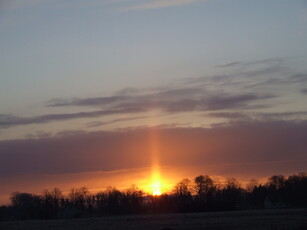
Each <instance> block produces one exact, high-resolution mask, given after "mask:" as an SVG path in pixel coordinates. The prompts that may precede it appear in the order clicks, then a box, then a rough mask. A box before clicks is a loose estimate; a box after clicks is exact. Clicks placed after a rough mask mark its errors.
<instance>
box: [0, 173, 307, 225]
mask: <svg viewBox="0 0 307 230" xmlns="http://www.w3.org/2000/svg"><path fill="white" fill-rule="evenodd" d="M10 201H11V203H10V205H8V206H1V207H0V220H16V219H20V220H26V219H56V218H80V217H99V216H106V215H122V214H146V213H170V212H173V213H176V212H206V211H230V210H242V209H263V208H303V207H305V208H306V207H307V174H306V173H299V174H294V175H291V176H288V177H285V176H283V175H274V176H271V177H270V178H269V179H268V180H267V182H265V183H259V182H258V181H257V180H256V179H251V180H250V181H249V182H248V183H247V184H246V185H245V186H244V187H243V186H242V185H241V184H240V183H239V181H238V180H236V179H235V178H228V179H227V180H226V181H225V182H224V183H222V184H221V183H218V182H215V181H214V180H213V179H212V178H211V177H209V176H207V175H205V176H203V175H200V176H197V177H196V178H194V180H193V181H191V180H189V179H183V180H181V181H179V182H178V183H177V184H176V185H175V186H174V189H173V191H172V193H170V194H162V195H160V196H153V195H146V194H145V193H144V192H143V191H142V190H140V189H138V188H137V186H135V185H132V186H131V187H130V188H128V189H126V190H123V191H120V190H118V189H116V188H115V187H108V188H107V189H106V190H105V191H101V192H98V193H95V194H94V193H90V191H89V190H88V189H87V188H86V187H81V188H72V189H71V190H70V192H69V193H68V194H67V195H64V194H63V193H62V191H61V190H60V189H58V188H54V189H52V190H44V191H43V192H42V193H41V194H40V195H35V194H30V193H23V192H14V193H12V194H11V197H10Z"/></svg>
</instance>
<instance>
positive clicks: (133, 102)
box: [0, 88, 274, 128]
mask: <svg viewBox="0 0 307 230" xmlns="http://www.w3.org/2000/svg"><path fill="white" fill-rule="evenodd" d="M273 97H274V95H261V94H259V95H258V94H252V93H248V94H229V93H228V94H224V95H220V94H213V95H210V94H208V93H206V92H204V90H203V89H200V88H181V89H169V90H163V91H161V92H157V93H154V94H144V95H136V96H130V97H129V96H127V97H122V96H114V97H99V98H98V97H95V98H85V99H71V100H64V99H54V100H51V101H49V102H48V106H53V107H64V106H85V107H92V106H94V107H100V108H103V109H101V110H97V111H90V112H78V113H58V114H46V115H42V116H35V117H17V116H13V115H5V114H2V115H0V128H7V127H12V126H18V125H29V124H42V123H47V122H52V121H64V120H69V119H79V118H96V117H103V116H109V115H127V114H133V113H139V114H142V113H144V112H148V111H152V110H160V111H161V112H160V113H161V114H163V113H182V112H191V111H211V110H223V109H237V108H240V109H250V108H255V107H254V106H255V105H253V103H254V102H257V101H262V100H264V99H270V98H273ZM257 106H258V107H259V106H261V105H257ZM262 106H263V105H262ZM118 121H121V120H120V119H115V120H113V121H112V122H111V123H114V122H118ZM103 123H104V124H107V123H110V122H103ZM103 123H102V124H103Z"/></svg>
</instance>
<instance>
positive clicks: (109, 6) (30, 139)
mask: <svg viewBox="0 0 307 230" xmlns="http://www.w3.org/2000/svg"><path fill="white" fill-rule="evenodd" d="M0 31H1V32H0V70H1V74H0V204H1V203H6V202H7V200H8V199H7V198H8V196H9V194H10V193H11V192H14V191H22V192H33V193H40V192H41V191H42V190H43V189H45V188H47V189H50V188H53V187H59V188H61V189H62V190H63V191H64V192H65V191H68V190H69V189H70V188H71V187H79V186H87V187H88V188H89V189H90V190H91V191H93V192H95V191H99V190H104V189H105V188H106V187H107V186H108V185H112V186H117V187H118V188H126V187H127V186H130V185H131V184H136V185H138V186H139V187H140V188H143V189H145V190H146V189H148V188H147V187H148V186H150V185H151V184H152V183H153V180H159V181H160V182H161V184H162V185H161V186H162V187H163V188H162V190H163V191H167V190H169V189H170V188H171V186H172V185H173V184H174V183H176V182H178V181H179V180H180V179H182V178H185V177H188V178H190V179H193V178H194V177H196V176H198V175H199V174H204V175H205V174H208V175H211V176H212V177H213V178H214V179H216V180H223V178H227V177H236V178H238V179H239V180H241V181H243V182H244V181H246V180H248V179H250V178H253V177H254V178H258V179H263V178H266V177H268V176H271V175H273V174H285V175H289V174H292V173H298V172H302V171H307V43H306V41H307V1H305V0H291V1H289V0H257V1H255V0H73V1H72V0H2V1H0Z"/></svg>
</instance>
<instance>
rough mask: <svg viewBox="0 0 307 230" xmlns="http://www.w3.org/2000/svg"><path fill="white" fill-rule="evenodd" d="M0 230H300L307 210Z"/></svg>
mask: <svg viewBox="0 0 307 230" xmlns="http://www.w3.org/2000/svg"><path fill="white" fill-rule="evenodd" d="M0 229H1V230H51V229H52V230H54V229H56V230H64V229H65V230H100V229H105V230H114V229H127V230H130V229H140V230H142V229H144V230H162V229H165V230H166V229H167V230H169V229H171V230H177V229H178V230H179V229H181V230H183V229H193V230H197V229H208V230H211V229H212V230H226V229H227V230H232V229H240V230H241V229H242V230H243V229H244V230H254V229H255V230H256V229H257V230H258V229H259V230H260V229H261V230H303V229H307V210H306V209H290V210H261V211H259V210H258V211H236V212H217V213H213V212H211V213H187V214H156V215H131V216H116V217H101V218H84V219H64V220H32V221H7V222H0Z"/></svg>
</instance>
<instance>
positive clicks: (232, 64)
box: [219, 61, 242, 67]
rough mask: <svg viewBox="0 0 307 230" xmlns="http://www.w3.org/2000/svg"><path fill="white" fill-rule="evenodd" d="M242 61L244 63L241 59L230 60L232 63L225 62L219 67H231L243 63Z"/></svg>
mask: <svg viewBox="0 0 307 230" xmlns="http://www.w3.org/2000/svg"><path fill="white" fill-rule="evenodd" d="M241 63H242V62H240V61H236V62H230V63H227V64H224V65H219V67H231V66H236V65H239V64H241Z"/></svg>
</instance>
